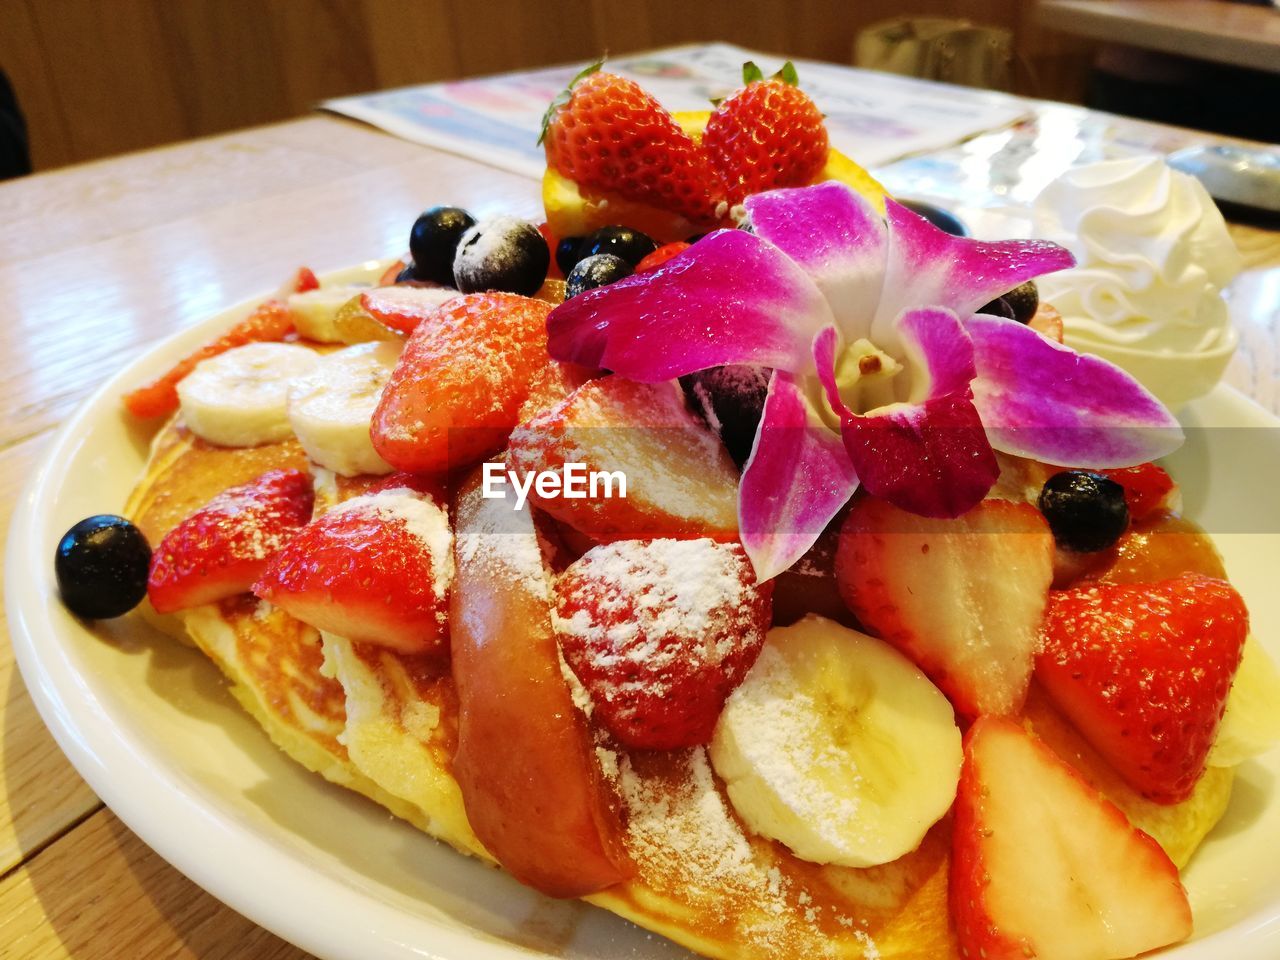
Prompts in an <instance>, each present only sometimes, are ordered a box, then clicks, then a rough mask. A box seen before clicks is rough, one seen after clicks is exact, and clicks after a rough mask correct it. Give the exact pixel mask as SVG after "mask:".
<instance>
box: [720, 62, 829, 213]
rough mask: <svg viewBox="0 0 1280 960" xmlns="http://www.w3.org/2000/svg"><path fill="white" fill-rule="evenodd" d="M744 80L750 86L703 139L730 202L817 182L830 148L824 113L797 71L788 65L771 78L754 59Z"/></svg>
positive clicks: (729, 101) (723, 105) (728, 103)
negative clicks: (802, 85) (801, 84)
mask: <svg viewBox="0 0 1280 960" xmlns="http://www.w3.org/2000/svg"><path fill="white" fill-rule="evenodd" d="M742 82H743V83H744V84H746V86H744V87H743V88H742V89H741V90H739V91H738V92H737V93H735V94H733V95H732V96H730V97H727V98H726V99H724V100H722V101H721V102H720V104H719V106H717V107H716V109H715V111H714V112H713V113H712V114H711V119H710V120H708V121H707V130H706V133H704V134H703V136H702V146H703V149H705V150H706V151H707V155H708V156H709V157H710V158H711V165H712V166H713V167H714V168H715V171H716V173H718V174H719V175H720V179H721V180H722V181H723V182H724V185H725V188H726V189H727V190H728V192H729V200H730V202H732V203H741V202H742V200H743V198H744V197H746V196H747V195H748V194H752V193H760V192H761V191H764V190H773V189H775V188H777V187H802V186H804V185H806V184H809V183H812V182H813V181H814V180H815V179H816V178H817V176H818V174H819V173H821V172H822V168H823V167H824V166H826V163H827V154H828V152H829V150H830V144H829V142H828V140H827V128H826V126H825V125H824V123H823V121H822V113H821V112H820V111H819V110H818V108H817V106H815V105H814V102H813V101H812V100H810V99H809V97H808V95H807V94H805V93H804V92H803V91H802V90H801V89H800V88H799V87H797V86H796V68H795V67H794V66H793V65H792V64H791V62H790V61H788V62H787V64H786V65H785V66H783V68H782V69H781V70H779V71H778V73H776V74H775V75H774V76H772V77H769V78H767V79H766V78H765V76H764V74H763V73H762V72H761V70H760V68H759V67H757V66H756V65H755V64H754V63H751V62H750V61H748V62H747V63H746V64H744V65H743V68H742Z"/></svg>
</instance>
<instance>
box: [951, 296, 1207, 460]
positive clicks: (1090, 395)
mask: <svg viewBox="0 0 1280 960" xmlns="http://www.w3.org/2000/svg"><path fill="white" fill-rule="evenodd" d="M966 326H967V329H968V331H969V335H970V336H971V337H972V339H973V344H974V356H975V359H976V361H977V365H978V376H977V379H976V380H974V384H973V389H974V397H975V400H974V402H975V403H976V405H977V407H978V412H979V414H980V415H981V416H982V422H983V423H984V424H985V425H986V428H987V435H988V436H989V437H990V439H991V443H992V445H993V446H994V447H995V448H996V449H997V450H1002V451H1004V452H1005V453H1011V454H1015V455H1017V456H1021V457H1031V458H1032V459H1035V460H1041V461H1043V462H1045V463H1053V464H1057V465H1059V466H1064V467H1097V468H1106V467H1127V466H1132V465H1134V464H1137V463H1145V462H1146V461H1148V460H1154V459H1156V458H1157V457H1162V456H1165V455H1166V454H1168V453H1171V452H1172V451H1173V450H1174V449H1176V448H1177V447H1178V445H1179V444H1180V443H1182V428H1181V427H1179V426H1178V421H1177V420H1175V419H1174V417H1173V414H1171V413H1170V412H1169V411H1168V410H1167V409H1166V408H1165V407H1164V405H1163V404H1161V403H1160V401H1159V400H1157V399H1156V398H1155V397H1154V396H1153V395H1152V394H1151V393H1150V392H1149V391H1148V390H1147V389H1146V388H1145V387H1143V386H1142V385H1141V384H1140V383H1138V381H1137V380H1135V379H1134V378H1133V377H1131V376H1130V375H1129V374H1127V373H1125V372H1124V371H1123V370H1121V369H1120V368H1119V367H1117V366H1116V365H1115V364H1113V363H1110V362H1108V361H1106V360H1103V359H1102V358H1100V357H1094V356H1089V355H1087V354H1079V353H1076V352H1075V351H1074V350H1072V349H1071V348H1070V347H1064V346H1063V345H1061V344H1059V343H1056V342H1054V341H1053V340H1050V339H1049V338H1048V337H1045V336H1042V335H1041V334H1039V333H1037V332H1036V331H1034V330H1032V329H1031V328H1030V327H1027V326H1024V325H1023V324H1021V323H1018V322H1016V321H1014V320H1007V319H1005V318H1003V317H987V316H975V317H973V318H972V319H970V321H969V322H968V324H967V325H966Z"/></svg>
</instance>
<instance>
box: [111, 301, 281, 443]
mask: <svg viewBox="0 0 1280 960" xmlns="http://www.w3.org/2000/svg"><path fill="white" fill-rule="evenodd" d="M291 333H293V316H292V314H291V313H290V312H289V309H288V308H287V307H286V306H285V305H284V304H283V303H281V302H280V301H279V300H268V301H267V302H266V303H264V304H262V305H261V306H260V307H258V308H257V309H256V310H254V311H253V313H251V314H249V316H248V317H246V318H245V319H244V320H241V321H240V322H239V323H237V324H236V325H235V326H233V327H232V328H231V329H230V330H228V331H227V332H226V333H224V334H223V335H222V336H221V337H219V338H218V339H217V340H214V341H213V342H212V343H207V344H205V345H204V346H203V347H201V348H200V349H199V350H197V351H195V353H193V354H191V355H190V356H189V357H186V358H185V359H183V360H180V361H179V362H178V363H177V364H176V365H174V367H173V368H172V369H171V370H169V372H168V373H166V374H164V376H162V377H160V378H159V379H157V380H153V381H152V382H151V383H148V384H146V385H145V386H142V387H138V388H137V389H136V390H132V391H130V392H129V393H126V394H125V395H124V405H125V409H126V410H128V411H129V412H130V413H131V414H133V415H134V416H135V417H142V418H144V419H149V418H152V417H167V416H169V415H170V414H172V413H174V412H175V411H177V409H178V384H179V383H180V382H181V381H182V380H183V378H185V377H186V376H187V374H189V373H190V372H191V371H192V370H194V369H195V368H196V365H197V364H199V363H200V362H201V361H202V360H207V359H209V358H210V357H216V356H217V355H218V354H220V353H226V352H227V351H228V350H232V349H235V348H236V347H242V346H244V345H245V344H247V343H257V342H260V341H270V340H283V339H284V338H285V337H286V336H288V335H289V334H291Z"/></svg>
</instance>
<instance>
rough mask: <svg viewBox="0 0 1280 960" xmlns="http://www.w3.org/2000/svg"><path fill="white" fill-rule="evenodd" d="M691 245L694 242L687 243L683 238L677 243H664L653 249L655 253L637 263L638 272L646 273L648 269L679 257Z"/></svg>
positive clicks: (655, 268) (654, 268)
mask: <svg viewBox="0 0 1280 960" xmlns="http://www.w3.org/2000/svg"><path fill="white" fill-rule="evenodd" d="M691 246H692V244H690V243H685V241H683V240H677V241H676V242H675V243H664V244H663V245H662V246H660V247H659V248H658V249H657V250H655V251H653V253H651V254H649V255H648V256H646V257H645V258H644V259H643V260H641V261H640V262H639V263H637V264H636V273H644V272H645V271H646V270H657V269H658V268H659V267H660V266H662V265H663V264H664V263H666V262H667V261H668V260H670V259H671V258H672V257H678V256H679V255H680V254H682V253H684V252H685V251H686V250H688V249H689V247H691Z"/></svg>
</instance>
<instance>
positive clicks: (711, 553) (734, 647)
mask: <svg viewBox="0 0 1280 960" xmlns="http://www.w3.org/2000/svg"><path fill="white" fill-rule="evenodd" d="M771 593H772V588H771V585H769V584H765V585H763V586H762V585H759V584H757V583H756V580H755V574H754V573H753V571H752V569H751V563H750V561H748V560H747V555H746V553H745V552H744V551H743V549H742V547H741V546H739V545H738V544H736V543H733V544H730V543H717V542H715V541H714V540H709V539H705V538H704V539H698V540H623V541H619V542H618V543H613V544H609V545H608V546H600V547H594V548H592V549H591V550H589V551H587V553H585V554H584V555H583V556H582V557H581V558H579V559H578V560H577V561H575V562H574V563H573V564H571V565H570V566H569V568H568V569H567V570H565V572H564V573H563V574H562V575H561V576H560V578H559V580H558V581H557V583H556V604H557V617H556V631H557V633H558V634H559V636H560V648H561V650H562V651H563V652H564V658H565V660H566V661H567V662H568V664H569V666H570V667H571V668H572V669H573V672H574V673H575V674H576V675H577V677H578V679H579V680H581V681H582V684H583V686H585V687H586V689H587V692H588V693H589V694H590V695H591V701H592V704H593V713H592V716H593V718H594V719H595V720H596V721H597V722H599V723H601V724H602V725H603V726H604V727H605V728H606V729H607V730H609V732H610V733H612V734H613V735H614V736H615V737H617V738H618V740H619V741H621V742H622V743H623V744H625V745H626V746H628V747H634V748H636V749H641V750H670V749H673V748H675V747H688V746H693V745H695V744H699V743H706V742H707V741H708V740H710V739H711V732H712V730H713V729H714V727H715V725H716V720H717V719H718V718H719V716H720V711H721V709H722V708H723V707H724V702H725V699H726V698H727V697H728V696H729V694H730V693H732V692H733V690H734V688H735V687H737V686H738V684H739V683H741V682H742V678H743V677H744V676H746V674H747V671H748V670H749V669H751V665H752V664H753V663H754V662H755V659H756V656H757V655H758V654H759V653H760V647H761V646H762V645H763V644H764V637H765V631H766V630H768V628H769V619H770V617H769V611H770V603H769V598H770V594H771Z"/></svg>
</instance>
